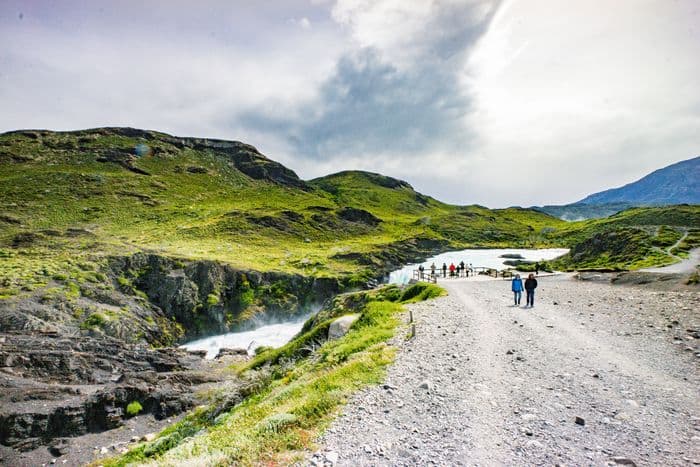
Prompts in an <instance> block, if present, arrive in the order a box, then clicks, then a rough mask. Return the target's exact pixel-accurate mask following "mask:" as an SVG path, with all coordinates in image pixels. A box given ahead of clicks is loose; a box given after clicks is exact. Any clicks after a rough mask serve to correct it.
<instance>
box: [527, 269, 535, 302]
mask: <svg viewBox="0 0 700 467" xmlns="http://www.w3.org/2000/svg"><path fill="white" fill-rule="evenodd" d="M536 288H537V279H535V275H534V274H530V275H529V276H527V279H526V280H525V306H526V307H527V306H530V307H533V306H535V289H536Z"/></svg>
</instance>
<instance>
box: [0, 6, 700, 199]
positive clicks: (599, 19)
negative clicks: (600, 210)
mask: <svg viewBox="0 0 700 467" xmlns="http://www.w3.org/2000/svg"><path fill="white" fill-rule="evenodd" d="M101 126H130V127H136V128H143V129H151V130H159V131H164V132H166V133H170V134H174V135H178V136H198V137H211V138H221V139H228V140H237V141H243V142H246V143H249V144H252V145H254V146H256V147H257V148H258V149H259V150H260V151H261V152H262V153H263V154H265V155H266V156H268V157H269V158H271V159H273V160H276V161H279V162H281V163H283V164H285V165H286V166H288V167H289V168H291V169H292V170H294V171H295V172H296V173H297V174H298V175H299V176H300V177H302V178H304V179H310V178H314V177H318V176H323V175H327V174H330V173H334V172H338V171H341V170H367V171H371V172H378V173H382V174H384V175H389V176H392V177H395V178H400V179H402V180H406V181H408V182H409V183H411V184H412V185H413V186H414V188H415V189H416V190H418V191H420V192H422V193H425V194H428V195H430V196H433V197H435V198H437V199H440V200H442V201H446V202H451V203H455V204H481V205H485V206H488V207H492V208H497V207H506V206H513V205H520V206H531V205H543V204H564V203H569V202H574V201H577V200H579V199H582V198H584V197H585V196H587V195H588V194H591V193H594V192H598V191H601V190H604V189H608V188H613V187H617V186H620V185H623V184H625V183H629V182H631V181H634V180H636V179H639V178H641V177H642V176H644V175H646V174H647V173H649V172H651V171H653V170H656V169H658V168H661V167H663V166H666V165H669V164H671V163H674V162H677V161H680V160H685V159H690V158H692V157H694V156H697V155H700V1H698V0H615V1H610V0H571V1H561V0H488V1H487V0H444V1H438V0H432V1H431V0H422V1H419V0H289V1H284V0H279V1H274V2H260V1H255V0H249V1H237V0H221V1H208V0H200V1H197V2H191V1H185V0H150V1H143V0H139V1H132V0H119V1H116V0H114V1H100V0H83V1H78V0H61V1H55V0H54V1H49V0H45V1H41V0H23V1H16V0H2V1H1V2H0V132H4V131H10V130H16V129H25V128H45V129H52V130H73V129H83V128H94V127H101Z"/></svg>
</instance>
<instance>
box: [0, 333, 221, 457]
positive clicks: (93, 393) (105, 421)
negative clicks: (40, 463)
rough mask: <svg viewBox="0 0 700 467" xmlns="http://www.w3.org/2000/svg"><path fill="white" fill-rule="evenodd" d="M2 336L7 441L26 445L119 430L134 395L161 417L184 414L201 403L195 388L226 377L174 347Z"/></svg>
mask: <svg viewBox="0 0 700 467" xmlns="http://www.w3.org/2000/svg"><path fill="white" fill-rule="evenodd" d="M0 342H2V347H0V403H1V405H0V406H1V407H2V408H1V409H0V444H3V445H5V446H12V447H13V448H14V449H16V450H19V451H22V450H29V449H34V448H36V447H37V446H40V445H43V444H49V443H50V442H51V440H52V439H54V438H66V437H74V436H80V435H83V434H86V433H90V432H101V431H105V430H109V429H113V428H117V427H119V426H121V425H122V424H123V422H124V419H125V417H126V416H127V415H126V406H127V405H128V404H129V403H131V402H133V401H138V402H139V403H140V404H141V405H142V407H143V412H144V413H151V414H153V415H154V416H155V417H156V418H164V417H169V416H171V415H174V414H178V413H180V412H182V411H184V410H187V409H189V408H191V407H192V406H193V404H194V403H195V400H194V397H193V396H192V391H193V386H195V385H199V384H204V383H208V382H213V381H218V378H217V377H214V376H212V375H211V373H210V372H207V371H205V368H204V362H203V360H202V359H201V357H199V356H197V355H192V354H190V353H188V352H186V351H183V350H179V349H174V348H167V349H159V350H152V349H148V348H146V347H139V346H130V345H127V344H124V343H122V342H120V341H118V340H116V339H111V338H108V337H100V338H94V337H71V338H65V337H59V336H58V335H56V334H54V335H46V334H29V333H27V334H13V333H4V334H0Z"/></svg>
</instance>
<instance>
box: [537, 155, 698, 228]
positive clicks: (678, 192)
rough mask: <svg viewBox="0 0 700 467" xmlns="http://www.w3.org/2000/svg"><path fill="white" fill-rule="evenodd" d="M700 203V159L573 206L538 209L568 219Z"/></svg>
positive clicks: (585, 199) (682, 162) (676, 164)
mask: <svg viewBox="0 0 700 467" xmlns="http://www.w3.org/2000/svg"><path fill="white" fill-rule="evenodd" d="M675 204H700V156H698V157H695V158H693V159H688V160H685V161H681V162H677V163H675V164H672V165H669V166H667V167H664V168H662V169H659V170H655V171H654V172H652V173H650V174H649V175H646V176H645V177H642V178H641V179H639V180H637V181H636V182H632V183H628V184H627V185H624V186H621V187H619V188H613V189H610V190H605V191H601V192H599V193H594V194H592V195H589V196H587V197H585V198H584V199H582V200H580V201H577V202H575V203H572V204H565V205H560V206H542V207H536V208H535V209H537V210H539V211H541V212H546V213H547V214H550V215H552V216H556V217H559V218H561V219H565V220H580V219H590V218H598V217H607V216H610V215H612V214H615V213H616V212H619V211H622V210H624V209H628V208H630V207H635V206H667V205H675Z"/></svg>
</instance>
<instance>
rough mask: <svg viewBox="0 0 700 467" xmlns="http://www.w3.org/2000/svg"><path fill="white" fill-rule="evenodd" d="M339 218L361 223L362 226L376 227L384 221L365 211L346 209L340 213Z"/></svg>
mask: <svg viewBox="0 0 700 467" xmlns="http://www.w3.org/2000/svg"><path fill="white" fill-rule="evenodd" d="M338 217H340V218H341V219H344V220H346V221H349V222H359V223H361V224H365V225H369V226H372V227H376V226H377V225H379V224H380V223H381V222H382V220H381V219H380V218H378V217H376V216H374V215H373V214H372V213H370V212H368V211H365V210H364V209H356V208H351V207H344V208H343V209H341V210H339V211H338Z"/></svg>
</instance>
